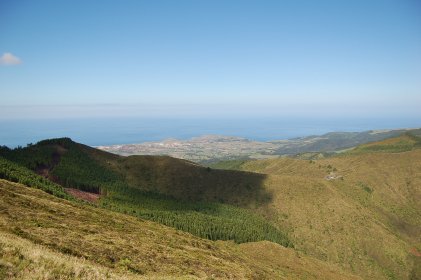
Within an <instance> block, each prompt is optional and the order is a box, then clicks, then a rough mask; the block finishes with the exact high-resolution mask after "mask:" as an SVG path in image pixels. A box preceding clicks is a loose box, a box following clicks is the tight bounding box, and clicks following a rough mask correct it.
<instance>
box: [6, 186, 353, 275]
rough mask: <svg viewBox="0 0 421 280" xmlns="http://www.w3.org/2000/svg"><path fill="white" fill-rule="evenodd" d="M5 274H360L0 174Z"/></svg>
mask: <svg viewBox="0 0 421 280" xmlns="http://www.w3.org/2000/svg"><path fill="white" fill-rule="evenodd" d="M23 213H24V214H23ZM273 257H276V259H272V258H273ZM257 258H259V260H258V261H256V259H257ZM0 277H1V278H6V279H53V278H54V279H57V278H59V279H74V278H79V279H107V278H108V279H118V278H120V279H144V278H145V279H151V278H152V279H178V278H182V279H197V278H199V279H209V278H213V279H246V278H247V279H299V278H306V279H333V278H335V279H357V277H353V276H351V275H350V274H347V273H344V272H342V271H341V270H340V269H338V268H337V267H335V266H332V265H326V264H324V263H322V262H321V261H318V260H316V259H314V258H311V257H307V256H305V255H303V254H302V253H298V252H295V251H294V250H293V249H287V248H284V247H282V246H280V245H277V244H274V243H270V242H257V243H250V244H247V245H246V244H244V245H236V244H234V243H232V242H222V241H218V242H213V241H209V240H203V239H200V238H197V237H194V236H192V235H190V234H187V233H183V232H180V231H176V230H174V229H171V228H168V227H165V226H162V225H159V224H156V223H153V222H149V221H145V220H140V219H136V218H133V217H130V216H127V215H123V214H118V213H114V212H111V211H107V210H104V209H100V208H96V207H93V206H89V205H81V204H78V203H75V202H69V201H66V200H63V199H59V198H56V197H54V196H52V195H49V194H47V193H45V192H42V191H41V190H36V189H31V188H27V187H24V186H22V185H20V184H17V183H11V182H8V181H5V180H0Z"/></svg>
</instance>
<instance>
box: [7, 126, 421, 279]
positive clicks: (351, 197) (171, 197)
mask: <svg viewBox="0 0 421 280" xmlns="http://www.w3.org/2000/svg"><path fill="white" fill-rule="evenodd" d="M418 148H419V138H418V137H416V136H413V135H407V134H406V135H402V136H399V137H395V138H390V139H386V140H383V141H380V142H373V143H369V144H365V145H362V146H358V147H356V148H354V149H352V150H347V151H345V152H343V153H341V154H338V155H337V156H333V157H329V158H323V159H318V160H303V159H296V158H277V159H265V160H252V161H237V162H230V163H227V164H226V165H227V166H229V167H230V168H232V169H237V170H217V169H213V168H205V167H202V166H200V165H197V164H195V163H192V162H188V161H185V160H179V159H174V158H170V157H165V156H159V157H155V156H129V157H121V156H118V155H114V154H110V153H106V152H104V151H100V150H96V149H93V148H90V147H87V146H84V145H81V144H78V143H74V142H73V141H71V140H70V139H66V138H64V139H53V140H48V141H42V142H40V143H38V144H36V145H32V146H28V147H26V148H21V149H16V150H9V149H6V148H3V149H2V151H1V155H2V156H4V157H5V159H3V165H0V167H2V170H3V173H0V174H3V175H2V176H3V178H6V179H8V180H13V181H15V182H20V183H24V184H26V185H31V186H34V187H36V188H39V189H41V190H44V191H46V192H48V193H49V194H46V193H43V192H41V191H40V190H32V189H29V190H30V192H31V193H32V194H33V195H34V196H35V193H36V195H42V196H48V197H52V196H51V195H50V194H54V195H56V196H58V197H62V198H66V199H67V200H62V198H51V199H52V201H53V202H54V203H53V205H49V206H48V207H50V208H51V207H55V206H57V207H59V206H60V205H61V203H63V204H66V205H69V204H71V205H75V207H79V208H80V209H83V210H77V211H81V212H83V213H84V214H83V215H88V213H90V212H92V211H97V212H95V213H101V214H98V215H99V216H101V215H104V217H105V216H106V217H110V218H107V219H106V220H108V219H111V220H112V219H114V218H115V217H118V218H115V220H116V221H118V220H119V219H123V218H121V217H124V219H128V220H130V221H133V223H138V222H135V221H141V222H142V223H146V224H148V225H151V226H153V227H155V229H154V230H151V232H152V231H161V230H164V229H165V231H166V233H165V234H164V235H168V234H169V235H170V236H172V234H173V233H174V234H175V236H178V235H181V236H188V238H192V239H194V240H199V241H197V242H204V243H206V244H211V245H212V246H216V247H212V248H216V249H215V250H219V249H221V250H222V252H225V253H226V255H223V256H222V255H220V257H217V258H218V259H219V260H220V262H221V267H218V266H215V267H214V268H213V269H217V268H219V269H220V270H218V272H209V271H210V270H209V269H208V268H202V266H201V265H203V264H201V265H199V264H198V267H200V268H199V269H198V270H197V271H205V272H198V273H199V274H197V275H196V274H194V273H193V272H191V271H189V270H188V269H189V268H188V267H190V266H192V265H193V264H192V263H190V265H185V266H182V267H183V268H182V269H181V270H178V272H176V269H175V268H174V271H173V270H168V271H167V270H165V271H162V270H159V269H158V270H157V271H158V274H153V273H155V272H153V271H154V269H157V268H153V269H151V270H150V267H148V266H147V267H148V268H147V269H145V267H143V266H142V267H141V268H140V271H142V272H143V271H146V273H145V274H146V275H148V274H149V275H154V276H153V277H158V275H167V276H168V275H178V276H181V275H184V274H189V275H193V276H194V277H199V278H205V277H208V276H209V275H211V274H214V275H215V277H216V278H230V277H231V278H240V279H241V278H257V279H259V278H262V279H264V278H266V279H278V278H279V279H282V278H283V277H284V278H286V279H296V278H298V279H300V278H301V279H311V278H315V279H341V277H348V276H349V277H352V276H350V275H354V276H356V277H357V278H358V277H361V278H363V279H420V278H421V270H420V267H421V187H420V186H421V149H418ZM6 158H7V159H6ZM0 163H1V162H0ZM222 165H223V164H222ZM5 170H6V171H7V172H5ZM31 170H32V171H31ZM12 171H13V172H12ZM34 172H37V173H38V174H39V175H36V174H35V173H34ZM12 175H13V176H12ZM40 175H42V176H44V177H46V178H48V179H49V180H46V179H45V178H43V177H40ZM28 178H29V179H28ZM8 184H9V185H10V184H12V183H9V182H6V181H3V185H8ZM12 185H13V186H20V185H17V184H12ZM62 185H63V186H67V187H73V188H78V189H80V190H81V191H90V192H94V193H97V194H98V196H99V200H98V201H96V202H95V203H94V204H93V206H91V205H90V204H89V205H88V204H86V203H85V202H81V201H79V200H78V199H76V198H72V197H69V194H68V193H66V192H64V189H63V188H62ZM16 188H18V187H16ZM21 189H22V191H20V192H21V194H23V193H24V192H26V190H28V188H23V187H21ZM16 196H17V194H16V193H15V194H14V195H13V194H11V196H10V201H9V205H8V204H5V205H8V206H7V207H6V210H5V211H3V212H1V211H0V213H9V212H10V210H8V208H11V207H13V205H12V201H13V197H16ZM18 197H20V196H18ZM32 199H33V200H35V201H38V198H32ZM43 201H44V202H45V201H46V200H43ZM58 201H60V202H58ZM25 205H29V206H28V207H32V206H35V205H36V204H34V203H32V202H25V203H22V204H18V206H17V207H18V208H19V207H26V206H25ZM54 205H55V206H54ZM43 207H44V206H42V207H35V209H42V208H43ZM45 207H46V206H45ZM79 208H78V209H79ZM109 210H112V211H109ZM19 211H20V213H23V212H25V211H28V209H26V208H25V209H20V210H19ZM19 211H18V210H16V213H18V212H19ZM34 211H35V210H34ZM37 211H38V210H37ZM116 212H120V214H118V213H116ZM48 213H54V211H52V210H48ZM123 214H128V215H123ZM34 215H35V214H34ZM40 215H41V216H42V217H45V215H47V216H48V215H50V216H51V217H54V215H55V214H54V215H53V214H40ZM83 215H82V216H78V217H77V220H79V221H85V222H84V223H83V224H96V225H97V228H101V227H105V229H106V230H110V231H120V230H122V231H120V234H116V235H115V233H110V236H122V235H123V231H124V232H125V233H129V234H130V238H133V235H132V233H133V232H134V231H139V230H140V229H139V228H142V227H143V226H140V225H139V226H133V227H131V228H124V226H117V225H116V224H112V225H108V226H107V225H103V224H102V223H103V222H104V221H103V220H101V221H97V220H95V219H94V220H91V218H92V217H90V218H87V217H85V216H83ZM51 217H49V218H50V219H51ZM37 219H39V218H37ZM37 219H35V222H33V220H34V219H33V220H31V222H29V221H27V222H25V223H19V224H18V225H17V227H19V228H21V229H22V231H23V233H22V232H21V231H20V230H15V231H14V230H13V228H15V227H16V225H15V224H16V223H18V221H19V220H16V219H10V220H9V221H8V222H3V223H2V224H3V225H6V226H5V227H4V231H6V232H8V233H7V234H9V235H7V236H6V235H5V236H6V237H7V238H8V239H7V240H9V241H10V244H12V245H8V246H11V247H13V246H15V245H13V244H15V243H16V242H18V243H19V242H29V241H27V240H21V239H22V238H23V239H29V240H30V242H33V243H37V244H35V245H31V246H42V247H41V249H39V250H56V249H57V248H58V247H57V245H52V244H67V245H65V247H66V248H68V247H69V246H70V245H69V244H68V243H62V241H61V239H60V238H58V237H54V236H53V235H51V236H48V235H46V237H45V238H46V239H45V240H54V242H52V243H51V244H48V243H46V241H42V242H38V241H36V242H35V241H34V240H36V239H31V238H29V237H28V236H26V234H28V233H32V232H36V230H37V228H38V227H37V222H36V221H37ZM66 219H68V216H66ZM145 219H147V220H151V221H156V222H159V223H160V224H164V225H169V226H171V227H172V228H176V229H181V230H183V231H186V232H190V233H191V234H193V235H195V236H197V237H194V236H192V235H190V234H188V233H181V232H178V231H176V230H174V229H172V228H167V227H165V226H162V225H159V224H156V223H153V222H150V221H145ZM128 220H127V221H128ZM43 223H47V221H44V222H41V223H40V224H41V225H43ZM58 223H59V222H58V221H55V222H53V223H52V224H54V226H51V227H59V225H57V224H58ZM72 223H76V221H73V222H72ZM130 223H132V222H130ZM139 223H140V222H139ZM22 224H25V225H26V224H28V225H31V227H29V228H26V229H25V228H24V227H23V226H22ZM50 225H51V224H50ZM34 227H35V228H34ZM81 227H82V225H81ZM120 227H122V228H123V229H121V228H120ZM161 227H162V228H161ZM68 228H69V227H68ZM71 228H75V230H76V229H77V231H82V232H83V230H81V229H80V228H78V226H77V225H73V224H72V226H71ZM49 232H57V231H56V230H50V231H49ZM94 234H102V233H101V232H100V231H99V232H98V231H97V232H95V233H94ZM16 236H19V237H16ZM40 236H43V235H40ZM75 236H79V237H80V234H79V235H78V234H76V235H75ZM151 236H156V233H154V234H152V233H151ZM6 237H4V238H6ZM199 237H202V238H206V239H210V240H234V241H235V242H236V243H240V244H235V243H233V242H229V241H216V242H215V241H209V240H205V239H200V238H199ZM14 238H20V239H18V241H16V240H17V239H14ZM37 238H41V237H39V236H38V237H37ZM142 238H144V237H142ZM169 238H170V239H171V238H172V237H169ZM177 238H178V237H174V239H171V240H173V241H171V242H172V243H171V244H178V241H177V240H178V239H177ZM186 238H187V237H186ZM75 240H76V239H75ZM92 240H93V241H95V242H97V243H96V244H98V245H99V244H102V243H103V242H105V241H104V236H101V237H98V238H93V239H92ZM124 240H125V238H124V237H121V240H120V241H121V242H126V241H124ZM140 240H141V239H139V242H141V241H140ZM263 240H267V241H263ZM9 241H8V242H9ZM255 241H259V242H255ZM268 241H272V242H274V243H272V242H268ZM13 242H15V243H13ZM69 242H71V244H72V246H74V247H75V248H74V249H71V250H76V251H77V252H78V253H76V254H73V253H71V252H72V251H71V250H70V251H69V252H70V253H71V254H72V255H74V256H75V257H86V256H85V255H83V254H82V255H80V254H81V253H80V252H79V251H78V250H80V247H79V246H80V245H79V244H78V243H77V242H74V241H69ZM146 242H148V243H150V244H157V243H158V244H159V242H157V241H156V240H150V239H148V241H146ZM276 243H278V244H281V245H283V246H280V245H277V244H276ZM19 244H20V243H19ZM105 244H106V245H105ZM105 244H104V245H103V246H105V247H106V248H111V247H107V246H113V245H116V246H119V245H118V244H119V243H118V242H117V241H116V240H114V239H113V240H112V241H110V242H109V243H107V242H105ZM16 246H18V245H16ZM16 246H15V247H16ZM83 246H84V247H86V246H87V248H90V247H89V246H91V245H89V244H88V245H83ZM124 246H126V245H124ZM124 246H123V247H124ZM151 246H152V245H151ZM153 246H156V245H153ZM166 246H167V245H166ZM286 246H287V247H293V248H285V247H286ZM70 247H71V246H70ZM34 248H35V247H34ZM37 248H38V247H37ZM60 248H61V247H60ZM133 248H136V246H134V245H133ZM133 248H132V249H133ZM177 248H179V247H177ZM16 250H20V249H16ZM34 250H35V249H34ZM37 250H38V249H37ZM66 250H67V249H65V250H64V251H61V249H60V250H59V251H60V252H56V251H53V252H50V251H48V252H50V253H51V254H56V253H58V254H60V257H59V258H66V257H67V254H69V252H68V251H66ZM109 250H111V249H109ZM133 250H134V249H133ZM150 250H152V251H153V250H154V249H153V248H150ZM183 250H184V249H182V250H181V251H180V252H182V251H183ZM194 250H196V249H194ZM111 251H112V250H111ZM108 252H109V251H108ZM129 252H132V253H130V254H129V255H130V256H131V255H132V254H134V255H136V252H138V251H136V250H135V251H130V250H129ZM50 253H49V254H50ZM89 254H91V255H89V257H88V259H89V260H90V261H92V263H89V265H88V266H87V267H86V269H87V270H89V271H90V269H95V271H99V272H98V273H101V272H103V271H107V269H111V270H110V273H116V275H117V274H118V273H121V267H119V266H118V265H115V264H110V263H107V262H106V261H105V260H104V259H101V257H99V259H98V260H96V259H95V258H96V257H97V255H99V256H103V255H102V253H100V252H95V251H93V252H91V253H89ZM180 254H182V253H180ZM185 254H186V255H190V253H185ZM192 254H193V253H192ZM206 254H207V253H206ZM294 254H295V255H294ZM183 256H184V255H183ZM113 258H114V257H113ZM125 258H129V260H130V261H126V260H125ZM136 258H137V257H136ZM115 259H119V260H123V261H122V262H123V263H125V264H126V266H125V268H124V269H123V273H126V272H127V273H129V274H130V273H134V275H135V276H139V274H141V273H139V272H136V270H137V269H138V268H137V266H134V268H133V269H134V270H131V268H130V265H129V264H130V263H137V264H138V263H141V260H140V259H135V261H134V262H133V260H132V259H131V258H130V257H129V256H128V255H125V256H124V258H123V256H117V257H116V258H115ZM199 259H200V258H199ZM162 261H163V259H162V258H159V260H157V261H156V262H157V263H161V264H162ZM225 261H229V264H228V263H226V262H225ZM237 261H238V262H237ZM189 262H190V261H189ZM200 262H201V261H199V263H200ZM117 263H119V262H117ZM172 263H173V264H174V267H179V266H180V264H179V263H177V262H176V261H174V262H172ZM187 263H188V262H187ZM304 263H305V264H306V265H304V266H300V267H297V266H296V265H297V264H304ZM98 264H99V265H101V266H100V267H96V266H97V265H98ZM240 264H244V265H245V266H246V267H247V269H246V271H248V272H247V273H248V274H247V273H246V272H244V271H245V270H243V268H242V266H241V265H240ZM237 265H240V266H237ZM92 266H93V268H92ZM230 266H233V267H235V268H234V269H232V270H231V269H228V267H230ZM318 266H320V271H319V270H318V268H317V267H318ZM123 267H124V265H123ZM338 267H339V268H338ZM225 268H227V270H224V269H225ZM286 268H287V269H286ZM69 269H74V268H69ZM78 269H79V268H78ZM80 269H82V268H80ZM84 269H85V268H84ZM244 269H245V268H244ZM285 269H286V270H285ZM222 270H223V272H221V271H222ZM291 270H292V271H294V273H295V274H288V273H290V272H291ZM215 271H216V270H215ZM226 271H231V273H233V274H226V273H228V272H226ZM286 271H288V272H286ZM326 271H330V272H332V273H333V274H326V273H327V272H326ZM341 271H345V272H341ZM208 272H209V273H210V274H209V273H208ZM151 273H152V274H151ZM159 273H161V274H159ZM177 273H178V274H177ZM224 273H225V274H224ZM234 273H237V274H234ZM336 273H338V274H336ZM344 273H345V274H344ZM130 275H131V274H130ZM205 275H206V276H205ZM117 276H118V275H117ZM117 276H116V277H117ZM193 276H192V277H193Z"/></svg>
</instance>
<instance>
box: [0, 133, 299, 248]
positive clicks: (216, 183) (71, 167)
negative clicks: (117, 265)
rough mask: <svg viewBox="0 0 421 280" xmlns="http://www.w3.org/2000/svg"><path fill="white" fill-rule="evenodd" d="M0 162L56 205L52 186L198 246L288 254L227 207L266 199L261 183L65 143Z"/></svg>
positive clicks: (243, 212)
mask: <svg viewBox="0 0 421 280" xmlns="http://www.w3.org/2000/svg"><path fill="white" fill-rule="evenodd" d="M2 155H3V156H4V157H7V158H8V159H9V160H10V161H14V163H15V164H14V165H13V168H16V166H18V164H19V165H20V166H21V169H22V170H23V169H24V170H25V172H26V173H24V174H23V173H22V174H23V175H25V176H26V175H29V176H31V178H32V177H36V180H37V181H40V182H41V185H42V184H46V185H45V186H44V185H42V186H41V187H40V188H41V189H46V188H52V187H51V186H54V188H53V190H54V192H52V193H53V194H56V195H59V197H66V198H68V197H69V195H67V194H66V193H64V191H63V188H62V187H60V186H59V185H62V186H64V187H68V188H77V189H80V190H83V191H88V192H94V193H98V194H101V199H100V200H99V201H98V202H97V205H99V206H101V207H104V208H107V209H110V210H114V211H118V212H122V213H125V214H130V215H133V216H136V217H140V218H144V219H148V220H152V221H157V222H160V223H162V224H164V225H167V226H171V227H175V228H177V229H180V230H183V231H187V232H190V233H192V234H195V235H196V236H199V237H202V238H207V239H211V240H234V241H235V242H238V243H242V242H250V241H259V240H268V241H273V242H276V243H279V244H282V245H284V246H292V243H291V242H290V241H289V239H288V237H287V235H286V234H285V233H284V232H282V231H281V230H280V229H279V228H278V227H276V226H274V225H272V224H271V223H269V222H268V221H267V220H265V219H264V218H263V217H261V216H259V215H256V214H254V213H252V211H250V210H247V209H243V208H239V207H236V206H233V205H237V206H244V205H250V204H252V203H253V205H258V204H262V203H265V202H266V201H268V199H269V198H270V196H269V194H267V193H265V192H264V191H263V190H262V189H261V186H260V181H262V179H263V177H264V176H262V175H258V174H253V173H247V172H238V171H232V172H231V171H222V170H211V169H208V168H204V167H201V166H198V165H196V164H193V163H191V162H187V161H183V160H178V159H173V158H169V157H141V156H131V157H127V158H125V157H120V156H115V155H113V154H109V153H106V152H102V151H99V150H96V149H93V148H90V147H88V146H84V145H81V144H78V143H75V142H73V141H71V140H70V139H68V138H61V139H52V140H45V141H41V142H39V143H37V144H36V145H31V146H28V147H26V148H18V149H14V150H10V149H7V148H3V149H2ZM2 161H4V162H5V161H6V160H2ZM2 161H0V163H1V162H2ZM9 165H10V166H11V163H10V162H9ZM9 165H4V166H2V169H4V170H5V171H3V173H5V174H6V173H10V172H9V171H8V170H9V169H10V168H9V169H7V168H6V167H8V166H9ZM22 166H26V167H27V168H31V169H32V170H33V171H34V172H37V173H38V174H40V175H42V176H45V177H46V178H49V179H50V180H52V181H54V182H56V184H54V183H52V182H50V181H48V180H45V179H43V178H41V177H40V176H37V175H36V174H33V173H31V172H30V171H29V170H28V169H26V168H25V167H22ZM0 175H1V171H0ZM6 175H7V174H6ZM25 176H21V177H20V178H23V179H19V180H14V179H13V178H12V177H10V176H3V178H5V179H8V180H12V181H17V182H21V183H24V184H27V185H31V184H32V183H33V180H31V181H29V182H27V179H26V177H25ZM38 185H39V184H38ZM47 185H48V186H47ZM50 185H51V186H50ZM222 202H228V203H231V204H232V205H230V204H222Z"/></svg>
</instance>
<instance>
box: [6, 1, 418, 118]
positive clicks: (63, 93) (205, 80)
mask: <svg viewBox="0 0 421 280" xmlns="http://www.w3.org/2000/svg"><path fill="white" fill-rule="evenodd" d="M420 3H421V2H420V1H416V0H393V1H392V0H370V1H367V0H362V1H359V0H353V1H346V0H343V1H341V0H331V1H324V0H319V1H313V0H308V1H304V0H291V1H282V0H277V1H257V0H255V1H233V0H231V1H227V0H223V1H222V0H221V1H216V0H209V1H204V0H203V1H202V0H191V1H185V0H177V1H174V0H168V1H160V0H153V1H140V0H138V1H85V0H84V1H75V0H72V1H56V0H52V1H43V0H39V1H23V0H22V1H20V0H1V1H0V34H1V35H0V56H1V58H0V64H1V65H0V118H2V119H13V118H36V117H39V118H45V117H51V116H61V117H89V116H111V117H112V116H126V115H127V116H138V115H139V116H172V115H174V116H179V115H180V116H202V115H209V116H212V115H218V116H225V115H227V116H229V115H235V116H283V115H288V116H300V117H309V118H310V117H314V115H317V116H327V117H340V116H347V117H350V118H352V117H361V116H365V117H377V118H381V117H387V118H391V117H405V118H418V119H420V120H421V4H420Z"/></svg>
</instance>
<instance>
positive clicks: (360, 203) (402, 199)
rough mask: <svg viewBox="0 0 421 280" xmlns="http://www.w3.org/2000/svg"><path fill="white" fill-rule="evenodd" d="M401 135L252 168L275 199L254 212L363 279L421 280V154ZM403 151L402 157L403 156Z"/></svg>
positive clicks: (248, 165) (247, 165)
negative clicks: (318, 156)
mask: <svg viewBox="0 0 421 280" xmlns="http://www.w3.org/2000/svg"><path fill="white" fill-rule="evenodd" d="M418 141H419V140H418V138H414V137H413V136H408V135H403V136H400V137H397V138H391V139H387V140H384V141H380V142H373V143H370V144H367V145H363V146H360V147H357V148H355V149H354V150H351V151H350V152H347V153H344V154H341V155H340V156H336V157H330V158H326V159H320V160H299V159H291V158H282V159H268V160H255V161H247V162H243V163H239V164H238V165H237V168H238V169H240V170H247V171H253V172H258V173H260V174H265V175H266V176H267V177H266V179H265V182H264V185H265V187H266V188H267V190H268V191H271V192H272V193H273V199H272V200H271V202H270V203H269V204H267V205H265V206H262V207H260V208H259V209H258V211H260V212H261V213H262V214H264V215H265V216H266V217H267V218H268V219H270V220H272V221H275V222H276V223H277V224H279V225H280V226H282V227H283V228H284V229H286V230H288V231H289V233H290V234H289V236H290V238H291V239H292V241H293V242H294V245H295V248H296V249H297V250H299V251H302V252H306V253H307V254H309V255H311V256H314V257H317V258H319V259H321V260H325V261H327V262H330V263H336V264H339V265H341V266H342V268H344V269H346V270H348V271H351V272H353V273H356V274H358V275H360V276H362V277H363V278H365V279H419V278H421V274H420V272H421V271H420V269H419V268H420V267H421V259H420V255H421V254H420V253H419V252H421V149H417V147H419V146H418V145H417V144H416V143H419V142H418ZM402 147H404V149H403V148H402Z"/></svg>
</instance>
